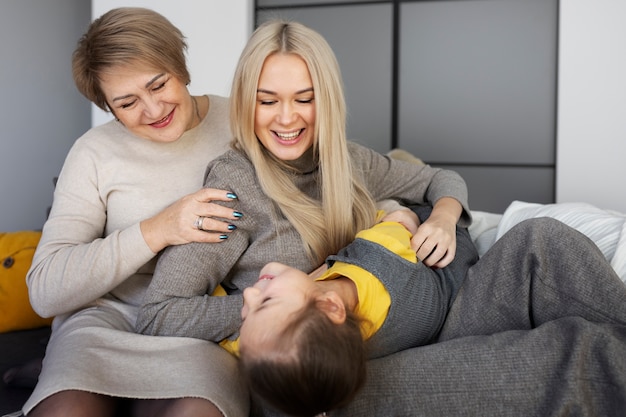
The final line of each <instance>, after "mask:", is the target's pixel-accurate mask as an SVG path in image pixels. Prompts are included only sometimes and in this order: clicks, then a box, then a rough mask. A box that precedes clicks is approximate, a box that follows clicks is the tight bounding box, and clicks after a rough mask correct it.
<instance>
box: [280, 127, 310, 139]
mask: <svg viewBox="0 0 626 417" xmlns="http://www.w3.org/2000/svg"><path fill="white" fill-rule="evenodd" d="M303 130H304V129H299V130H296V131H294V132H289V133H280V132H274V133H276V136H278V137H279V138H280V139H282V140H287V141H289V140H294V139H295V138H297V137H298V136H300V133H302V131H303Z"/></svg>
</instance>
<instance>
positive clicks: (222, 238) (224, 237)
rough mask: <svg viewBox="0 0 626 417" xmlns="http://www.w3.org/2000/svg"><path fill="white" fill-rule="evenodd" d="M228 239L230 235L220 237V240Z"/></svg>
mask: <svg viewBox="0 0 626 417" xmlns="http://www.w3.org/2000/svg"><path fill="white" fill-rule="evenodd" d="M226 239H228V235H220V240H226Z"/></svg>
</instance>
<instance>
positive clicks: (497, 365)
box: [329, 317, 626, 417]
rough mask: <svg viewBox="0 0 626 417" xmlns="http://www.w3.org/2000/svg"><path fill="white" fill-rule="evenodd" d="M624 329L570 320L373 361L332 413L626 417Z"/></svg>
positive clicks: (436, 416) (415, 416)
mask: <svg viewBox="0 0 626 417" xmlns="http://www.w3.org/2000/svg"><path fill="white" fill-rule="evenodd" d="M624 410H626V326H620V325H612V324H596V323H591V322H589V321H586V320H583V319H581V318H578V317H566V318H563V319H559V320H555V321H552V322H549V323H546V324H544V325H542V326H540V327H538V328H536V329H533V330H513V331H507V332H501V333H496V334H494V335H490V336H469V337H464V338H460V339H454V340H449V341H447V342H441V343H435V344H432V345H428V346H422V347H418V348H413V349H408V350H405V351H402V352H399V353H395V354H393V355H389V356H386V357H383V358H380V359H375V360H372V361H370V362H369V363H368V378H367V381H366V383H365V386H364V387H363V389H362V390H361V391H360V392H359V394H358V395H357V397H356V398H355V400H354V401H352V402H351V403H350V404H349V405H348V406H347V407H345V408H344V409H342V410H338V411H336V412H331V413H329V415H330V416H342V417H344V416H350V417H352V416H384V417H387V416H407V417H409V416H410V417H420V416H427V417H468V416H476V417H522V416H523V417H528V416H541V417H549V416H616V417H617V416H623V415H624V414H623V413H624Z"/></svg>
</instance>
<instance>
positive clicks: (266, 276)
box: [259, 274, 274, 281]
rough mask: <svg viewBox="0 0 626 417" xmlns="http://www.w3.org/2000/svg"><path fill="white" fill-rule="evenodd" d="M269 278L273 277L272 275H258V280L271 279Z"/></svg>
mask: <svg viewBox="0 0 626 417" xmlns="http://www.w3.org/2000/svg"><path fill="white" fill-rule="evenodd" d="M271 279H274V275H270V274H263V275H261V276H260V277H259V281H266V280H271Z"/></svg>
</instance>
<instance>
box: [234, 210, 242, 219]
mask: <svg viewBox="0 0 626 417" xmlns="http://www.w3.org/2000/svg"><path fill="white" fill-rule="evenodd" d="M233 216H235V217H237V218H240V217H243V213H240V212H238V211H233Z"/></svg>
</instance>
